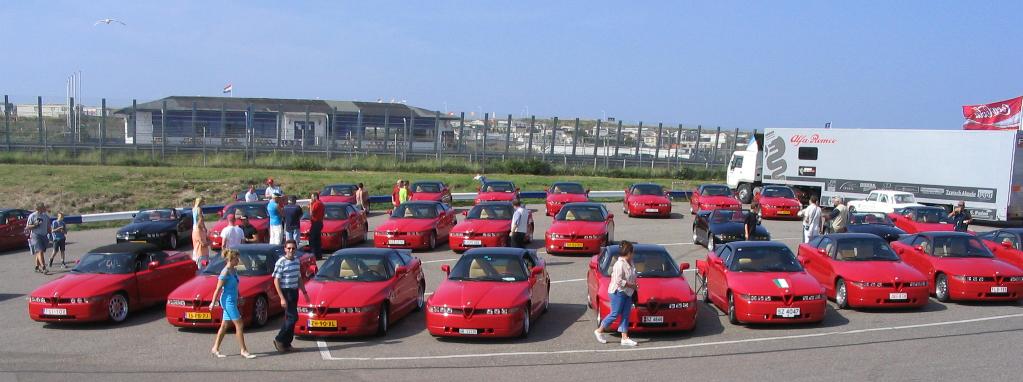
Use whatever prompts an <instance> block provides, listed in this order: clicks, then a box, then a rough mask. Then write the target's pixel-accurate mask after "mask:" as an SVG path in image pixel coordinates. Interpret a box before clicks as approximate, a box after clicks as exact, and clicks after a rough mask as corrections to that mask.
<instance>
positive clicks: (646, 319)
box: [640, 316, 664, 324]
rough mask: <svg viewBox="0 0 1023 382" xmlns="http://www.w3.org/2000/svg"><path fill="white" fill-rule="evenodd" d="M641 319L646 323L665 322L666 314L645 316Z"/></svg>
mask: <svg viewBox="0 0 1023 382" xmlns="http://www.w3.org/2000/svg"><path fill="white" fill-rule="evenodd" d="M640 320H642V322H643V323H644V324H663V323H664V316H643V318H641V319H640Z"/></svg>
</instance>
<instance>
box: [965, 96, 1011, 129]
mask: <svg viewBox="0 0 1023 382" xmlns="http://www.w3.org/2000/svg"><path fill="white" fill-rule="evenodd" d="M1021 108H1023V97H1016V98H1013V99H1010V100H1005V101H999V102H993V103H989V104H985V105H966V106H963V116H964V117H966V122H964V123H963V129H964V130H1016V129H1021V130H1023V126H1020V121H1021V120H1023V119H1021V117H1023V113H1021V112H1020V109H1021Z"/></svg>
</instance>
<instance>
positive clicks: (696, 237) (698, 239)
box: [693, 226, 700, 245]
mask: <svg viewBox="0 0 1023 382" xmlns="http://www.w3.org/2000/svg"><path fill="white" fill-rule="evenodd" d="M693 244H696V245H700V236H698V235H696V226H693Z"/></svg>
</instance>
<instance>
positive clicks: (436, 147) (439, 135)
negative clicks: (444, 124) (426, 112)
mask: <svg viewBox="0 0 1023 382" xmlns="http://www.w3.org/2000/svg"><path fill="white" fill-rule="evenodd" d="M433 131H434V132H433V154H434V155H435V156H436V158H437V159H440V151H441V145H440V141H441V140H442V139H444V135H443V132H441V125H440V112H439V111H436V112H434V117H433Z"/></svg>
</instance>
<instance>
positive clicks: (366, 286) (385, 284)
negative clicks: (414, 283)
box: [298, 280, 390, 308]
mask: <svg viewBox="0 0 1023 382" xmlns="http://www.w3.org/2000/svg"><path fill="white" fill-rule="evenodd" d="M305 289H306V291H307V292H309V300H306V298H305V296H302V294H299V296H298V302H299V304H301V305H312V306H332V307H346V308H354V307H362V306H369V305H376V304H378V303H380V302H381V301H383V299H384V297H385V296H386V295H387V294H388V293H389V291H390V280H387V281H377V282H360V281H320V280H312V281H310V282H308V283H306V286H305Z"/></svg>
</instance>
